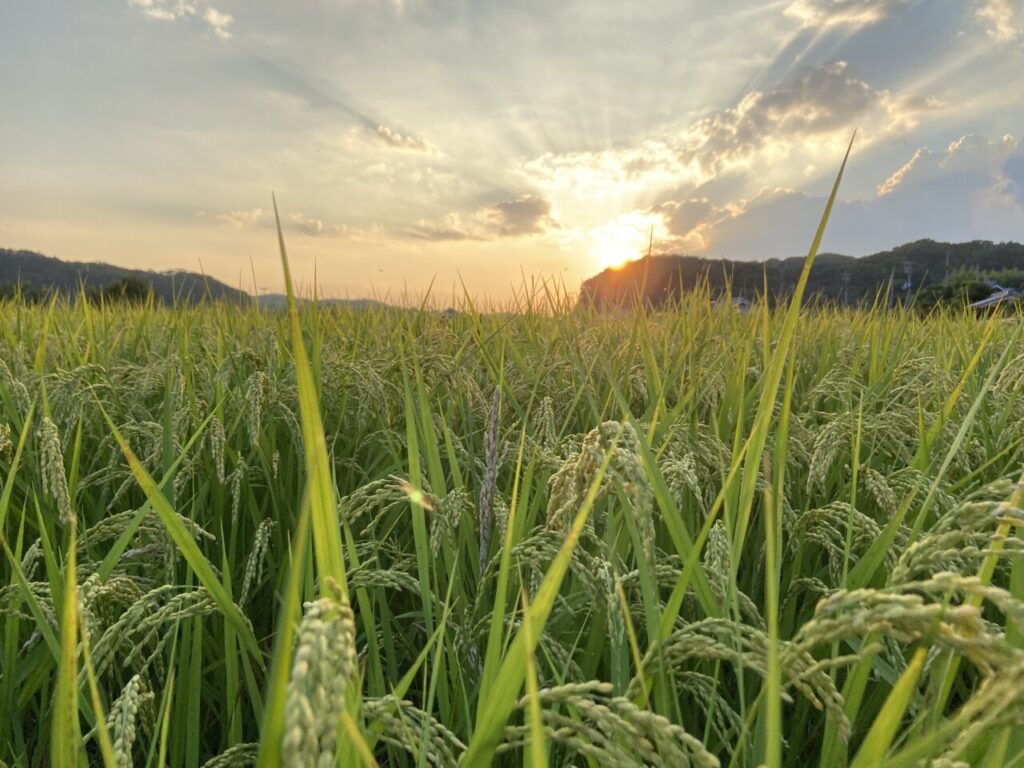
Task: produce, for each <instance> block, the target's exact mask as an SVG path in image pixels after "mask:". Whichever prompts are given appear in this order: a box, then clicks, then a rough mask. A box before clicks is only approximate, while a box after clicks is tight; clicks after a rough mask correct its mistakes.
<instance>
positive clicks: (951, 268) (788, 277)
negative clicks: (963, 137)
mask: <svg viewBox="0 0 1024 768" xmlns="http://www.w3.org/2000/svg"><path fill="white" fill-rule="evenodd" d="M803 263H804V257H803V256H793V257H790V258H787V259H768V260H766V261H737V260H731V259H724V258H706V257H701V256H689V255H680V254H666V255H659V256H651V257H644V258H641V259H637V260H635V261H631V262H629V263H627V264H626V265H624V266H622V267H619V268H618V269H606V270H604V271H603V272H600V273H598V274H596V275H594V276H593V277H590V278H588V279H587V280H585V281H584V282H583V284H582V285H581V286H580V301H581V302H582V303H589V304H592V305H594V306H597V307H612V306H621V305H628V304H631V303H633V301H634V300H635V298H636V297H637V296H638V295H641V294H642V295H643V298H644V300H645V301H646V302H648V303H650V304H653V305H655V306H659V305H662V304H667V303H671V302H673V301H677V300H678V299H679V297H680V296H681V295H682V294H683V293H686V292H689V291H692V290H694V289H696V288H697V287H699V286H705V285H706V287H707V289H708V290H709V292H710V293H711V294H712V295H713V296H718V295H722V294H724V293H726V292H730V293H732V294H733V295H735V296H746V297H748V298H752V297H754V296H758V295H762V294H764V292H765V289H766V288H767V292H768V296H769V297H770V298H777V297H780V296H787V295H789V294H791V293H792V291H793V289H794V287H795V286H796V283H797V280H798V279H799V277H800V272H801V271H802V269H803ZM963 271H974V272H976V273H978V274H979V275H980V274H991V273H998V272H1007V271H1011V272H1020V273H1021V275H1020V277H1021V279H1022V280H1024V244H1021V243H1017V242H1004V243H996V242H993V241H990V240H972V241H968V242H964V243H944V242H937V241H935V240H916V241H914V242H910V243H905V244H903V245H899V246H896V247H895V248H891V249H889V250H887V251H879V252H877V253H873V254H868V255H866V256H848V255H845V254H837V253H821V254H819V255H818V256H817V258H816V259H815V263H814V266H813V268H812V269H811V274H810V278H809V281H808V285H807V296H808V299H809V300H811V301H815V300H817V301H831V302H837V303H842V304H859V303H865V302H871V301H873V300H875V299H876V298H877V297H878V296H879V293H880V292H881V291H886V290H889V286H890V284H891V285H892V286H893V287H892V295H894V296H897V297H898V296H900V295H901V294H902V295H906V296H909V295H911V294H913V293H914V292H915V291H917V290H918V289H920V288H923V287H927V286H931V285H939V284H941V283H942V282H943V281H944V280H945V279H946V278H947V277H949V276H950V275H953V274H956V273H957V272H963ZM641 288H643V290H642V291H641Z"/></svg>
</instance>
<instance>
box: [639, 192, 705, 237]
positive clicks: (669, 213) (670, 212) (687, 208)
mask: <svg viewBox="0 0 1024 768" xmlns="http://www.w3.org/2000/svg"><path fill="white" fill-rule="evenodd" d="M652 210H653V212H654V213H660V214H661V215H662V216H663V217H664V219H665V227H666V228H667V229H668V231H669V233H670V234H672V235H674V236H676V237H685V236H686V235H688V234H690V232H692V231H693V230H694V229H696V228H697V227H698V226H699V225H700V224H702V223H703V222H705V221H707V219H708V218H709V216H711V214H712V213H713V212H714V210H715V206H714V205H712V204H711V201H710V200H708V199H707V198H706V197H701V198H697V199H695V200H682V201H674V200H673V201H669V202H667V203H662V204H661V205H659V206H656V207H655V208H653V209H652Z"/></svg>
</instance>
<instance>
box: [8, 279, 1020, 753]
mask: <svg viewBox="0 0 1024 768" xmlns="http://www.w3.org/2000/svg"><path fill="white" fill-rule="evenodd" d="M535 300H536V301H537V302H538V306H535V307H531V306H528V304H529V301H527V300H525V299H524V300H523V303H521V305H520V306H518V307H517V308H516V311H515V312H513V313H511V314H488V313H481V312H476V311H474V310H473V309H472V308H471V307H464V308H463V310H464V311H461V312H459V313H458V314H454V315H453V314H451V313H449V314H441V313H435V312H431V311H420V312H400V311H395V310H384V309H380V308H373V309H370V310H368V311H365V312H353V311H347V310H338V309H323V308H319V309H318V308H317V307H315V306H312V305H307V306H305V307H303V308H302V312H301V318H300V319H299V320H297V323H299V324H301V335H299V336H295V335H290V330H291V329H290V327H289V316H288V315H287V314H286V313H276V312H275V313H268V312H260V311H259V310H256V309H253V308H251V307H247V308H242V307H234V306H226V305H225V306H219V307H200V308H192V309H188V308H177V309H156V310H153V311H147V310H145V309H142V308H138V307H132V306H124V305H119V306H109V305H105V306H101V307H96V306H92V305H89V304H88V303H79V304H77V305H75V306H65V305H62V304H57V305H54V306H22V305H17V304H6V305H0V307H2V308H0V312H2V315H0V317H2V325H0V477H2V478H3V482H4V486H3V494H2V496H0V534H2V537H3V554H2V555H0V611H2V613H3V617H4V618H3V621H2V623H0V761H3V762H6V763H7V764H8V765H26V766H43V765H66V764H74V763H75V762H76V761H77V762H80V763H81V764H85V763H86V762H89V763H92V764H104V763H106V764H113V765H118V766H127V765H152V766H163V765H168V766H174V767H183V766H196V765H202V764H203V763H204V762H206V761H209V763H208V765H210V766H227V765H246V764H254V763H255V761H256V759H257V755H260V759H261V760H262V764H264V765H274V764H277V761H278V760H283V764H284V765H319V766H329V765H333V764H335V763H337V764H340V765H359V764H364V763H365V764H370V763H371V762H372V761H374V760H375V761H376V762H377V763H378V764H380V765H393V766H401V765H407V766H412V765H426V764H429V765H442V766H444V765H454V764H455V763H457V762H459V761H460V759H461V761H462V763H463V764H465V765H471V766H477V765H490V764H494V765H520V764H531V765H545V764H551V765H576V766H583V765H593V766H597V765H617V766H636V765H664V766H685V765H695V766H713V765H719V764H721V765H735V766H757V765H760V764H762V763H765V762H767V763H768V764H772V765H787V766H807V765H816V766H823V767H824V766H836V765H844V764H847V763H848V762H854V761H855V764H856V765H858V766H862V765H864V766H866V765H879V764H882V758H883V757H885V756H886V755H888V758H886V761H885V763H884V764H886V765H907V766H910V765H932V766H951V765H956V764H958V763H957V761H964V762H966V763H968V764H976V765H990V766H996V765H1008V764H1010V761H1011V759H1017V760H1019V759H1021V755H1022V750H1024V737H1022V733H1021V730H1020V728H1019V724H1020V723H1021V721H1022V719H1024V643H1022V635H1021V631H1020V630H1021V620H1022V618H1024V564H1022V563H1021V561H1020V555H1021V553H1022V552H1024V548H1022V546H1021V542H1020V539H1019V538H1018V536H1017V531H1018V527H1019V525H1020V523H1021V520H1022V519H1024V513H1022V512H1021V510H1020V506H1021V504H1020V500H1021V487H1020V486H1019V485H1017V484H1016V481H1017V476H1018V474H1019V473H1020V472H1021V469H1022V461H1024V449H1022V445H1021V441H1022V435H1024V431H1022V427H1024V396H1022V395H1024V354H1022V347H1021V324H1020V318H1019V317H1015V318H1012V319H1010V320H1007V319H1001V318H988V319H978V318H975V317H972V316H967V315H961V314H955V313H952V312H948V313H947V312H939V313H937V314H933V315H930V316H928V317H923V316H920V315H918V314H916V313H910V312H903V311H901V310H897V311H895V312H892V313H886V312H865V311H860V310H857V311H854V310H850V311H838V310H828V311H817V312H815V313H813V314H811V315H810V316H806V315H805V316H804V317H803V318H801V319H800V320H799V322H798V323H797V325H796V326H795V327H794V328H793V333H792V334H791V335H790V336H787V335H786V334H787V331H786V329H785V325H784V321H785V317H784V315H783V313H782V312H776V311H769V310H767V309H766V308H765V307H763V306H762V307H760V308H758V309H756V310H755V311H754V312H752V313H750V314H747V315H740V314H739V313H736V312H733V311H732V310H730V309H728V308H725V307H717V306H715V305H714V304H713V303H712V302H711V301H710V300H709V297H708V296H706V295H701V294H693V295H689V296H687V297H686V298H685V299H684V304H685V306H684V307H683V311H679V312H671V313H669V312H662V313H650V314H648V313H644V312H633V313H626V314H614V315H600V314H596V313H593V312H590V311H587V310H583V309H572V308H570V302H568V301H567V300H566V299H564V297H560V296H557V295H556V296H555V297H554V298H551V297H548V298H547V299H545V300H540V299H535ZM541 305H542V306H541ZM790 339H791V340H792V346H790V344H789V340H790ZM781 340H786V341H785V343H783V341H781ZM298 341H301V342H302V347H305V348H306V349H307V350H308V360H309V362H308V364H307V362H306V360H307V358H306V354H305V353H304V352H303V351H302V347H300V346H298V345H297V343H296V342H298ZM307 374H308V375H307ZM314 393H315V395H316V397H311V395H312V394H314ZM317 401H319V406H317ZM120 440H123V445H122V444H120V443H119V441H120ZM128 449H130V450H128ZM322 449H326V452H322ZM135 457H138V458H137V460H136V458H135ZM321 460H323V461H321ZM132 461H137V463H136V464H135V465H134V466H133V465H132V463H131V462H132ZM304 489H305V493H304ZM75 595H77V600H76V599H74V597H75ZM303 603H305V607H304V608H303V607H302V604H303ZM104 725H105V727H98V726H104ZM69 756H70V757H69ZM986 760H987V762H986Z"/></svg>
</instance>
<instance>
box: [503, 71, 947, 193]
mask: <svg viewBox="0 0 1024 768" xmlns="http://www.w3.org/2000/svg"><path fill="white" fill-rule="evenodd" d="M940 107H941V104H939V103H938V102H936V101H934V100H930V99H926V98H922V97H919V96H914V95H899V96H897V95H895V94H893V93H892V92H891V91H889V90H884V89H883V90H879V89H875V88H872V87H871V86H870V85H869V84H868V83H866V82H865V81H863V80H861V79H859V78H857V77H855V76H853V75H852V74H851V73H850V71H849V67H848V65H847V63H846V62H845V61H836V62H832V63H829V64H825V65H823V66H819V67H815V68H812V69H807V70H804V71H803V72H801V73H799V74H797V75H796V76H795V77H794V78H792V79H791V80H790V81H789V82H788V83H786V84H783V85H780V86H778V87H776V88H773V89H765V90H752V91H750V92H748V93H747V94H746V95H744V96H743V97H742V98H741V99H739V100H738V101H737V102H736V103H735V104H734V105H732V106H730V107H726V108H723V109H719V110H718V111H716V112H713V113H712V114H710V115H708V116H706V117H704V118H702V119H699V120H696V121H694V122H692V123H690V124H689V125H685V126H683V127H681V128H679V129H676V130H673V131H667V132H665V133H664V134H662V135H661V136H659V137H657V138H649V139H647V140H645V141H642V142H639V143H637V144H635V145H632V146H627V147H621V148H614V149H609V150H604V151H600V152H572V153H561V154H556V153H550V152H549V153H547V154H544V155H542V156H540V157H538V158H535V159H533V160H531V161H529V162H527V163H525V164H524V165H523V167H522V169H521V173H522V175H523V177H524V180H525V181H526V182H527V183H529V184H530V185H531V186H534V187H535V188H538V189H541V190H543V191H544V192H545V193H546V194H548V195H549V196H558V195H561V196H568V197H571V198H572V199H574V200H577V201H594V200H610V201H616V200H620V201H621V200H628V199H629V198H631V197H632V198H634V199H635V198H636V197H638V196H641V195H652V194H653V193H655V192H657V191H659V190H662V191H664V190H674V189H682V188H689V189H691V190H692V189H696V188H697V187H699V186H700V185H702V184H706V183H707V182H709V181H711V180H713V179H715V178H717V177H719V176H721V175H722V174H725V173H728V172H730V171H733V170H738V171H746V172H749V171H750V170H751V168H752V167H753V166H754V165H755V163H760V164H762V165H763V166H765V167H766V168H767V169H768V170H773V169H775V168H778V167H782V165H783V163H782V161H784V160H785V159H786V158H787V157H788V156H789V155H790V154H791V153H793V152H795V151H799V152H800V153H801V157H802V161H801V162H802V164H803V166H804V167H806V164H807V163H808V162H813V160H814V158H815V155H816V153H818V154H821V155H823V156H826V157H834V156H835V154H836V153H837V152H841V151H842V147H845V141H846V139H847V138H848V136H849V134H848V132H849V131H852V130H853V127H854V126H855V125H859V126H860V127H861V128H862V129H863V130H864V133H866V134H867V138H866V139H865V138H862V140H861V142H860V144H861V147H862V148H863V146H864V144H865V143H870V142H871V141H872V140H877V139H879V138H880V137H882V136H885V135H887V134H889V133H894V132H904V131H906V130H908V129H909V128H912V127H913V126H914V125H916V123H917V121H918V120H919V117H920V115H921V114H922V113H924V112H926V111H933V110H936V109H938V108H940ZM862 135H863V134H862ZM840 143H841V144H842V147H840V146H839V145H840ZM555 199H556V200H557V199H558V198H557V197H556V198H555Z"/></svg>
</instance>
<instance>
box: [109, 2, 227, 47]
mask: <svg viewBox="0 0 1024 768" xmlns="http://www.w3.org/2000/svg"><path fill="white" fill-rule="evenodd" d="M128 4H129V5H130V6H132V7H133V8H138V9H139V10H140V11H142V12H143V13H144V14H145V15H146V16H148V17H149V18H151V19H156V20H158V21H177V20H179V19H186V18H197V19H200V20H201V21H202V22H203V23H204V24H206V26H207V27H209V29H210V31H212V32H213V34H214V35H216V36H217V37H218V38H219V39H220V40H227V39H229V38H230V37H231V31H230V29H229V27H230V26H231V24H232V23H233V22H234V17H233V16H231V15H230V14H228V13H222V12H221V11H218V10H217V9H216V8H214V7H213V6H209V5H207V6H205V7H204V8H203V10H202V12H200V6H201V5H202V0H196V1H195V2H191V1H190V0H128Z"/></svg>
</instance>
